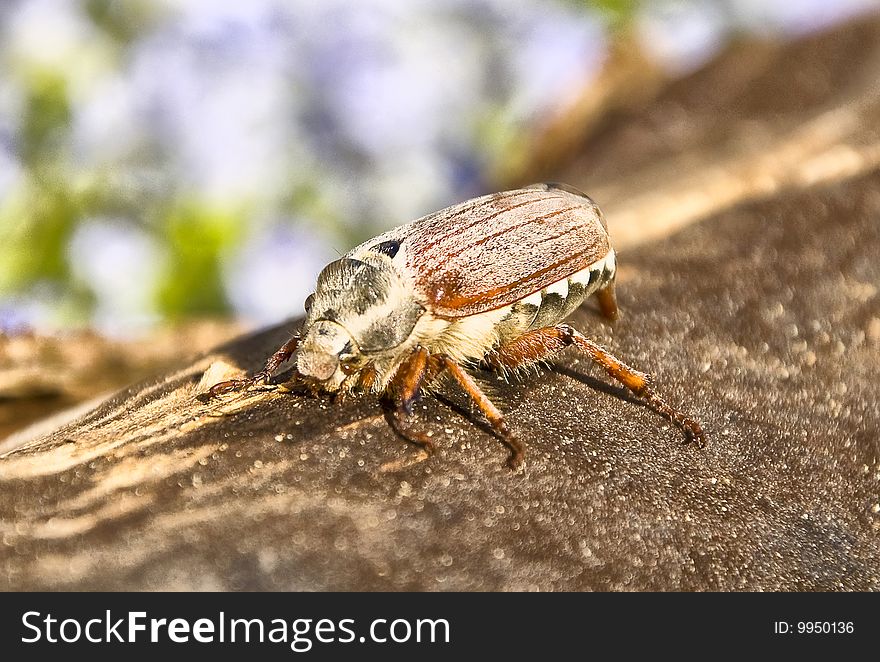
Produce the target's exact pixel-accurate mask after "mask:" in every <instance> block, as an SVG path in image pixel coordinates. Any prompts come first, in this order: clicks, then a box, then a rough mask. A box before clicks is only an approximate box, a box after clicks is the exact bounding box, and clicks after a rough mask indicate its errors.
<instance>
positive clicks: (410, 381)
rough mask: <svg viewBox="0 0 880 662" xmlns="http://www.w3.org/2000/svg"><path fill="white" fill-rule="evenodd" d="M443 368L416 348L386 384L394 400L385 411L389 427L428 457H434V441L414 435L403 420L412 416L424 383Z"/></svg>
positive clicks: (423, 349)
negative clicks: (415, 445)
mask: <svg viewBox="0 0 880 662" xmlns="http://www.w3.org/2000/svg"><path fill="white" fill-rule="evenodd" d="M441 369H442V368H440V367H439V365H438V362H437V361H436V360H435V359H434V357H432V356H430V355H429V354H428V350H426V349H425V348H424V347H416V348H415V349H414V350H413V352H412V354H410V355H409V357H408V358H407V359H406V360H405V361H404V362H403V363H401V364H400V367H399V368H398V369H397V372H396V373H394V377H393V378H392V380H391V383H390V384H389V391H390V392H391V394H392V398H393V401H392V402H391V403H389V404H390V406H389V407H388V408H387V409H386V411H385V414H386V419H387V420H388V424H389V425H390V426H391V428H392V429H393V430H394V431H395V432H396V433H397V434H398V435H400V436H401V437H403V438H404V439H406V440H407V441H409V442H411V443H414V444H417V445H419V446H421V447H422V448H423V449H425V452H426V453H428V454H429V455H433V454H434V448H435V447H434V442H433V441H431V438H430V437H429V436H428V435H426V434H424V433H423V432H416V431H415V430H413V429H412V428H411V427H409V426H407V425H406V419H407V418H409V416H410V415H411V414H412V408H413V404H414V403H415V401H416V400H417V399H418V397H419V394H420V392H421V389H422V386H423V385H424V383H425V381H429V380H430V379H433V378H434V377H436V376H437V374H439V372H440V370H441Z"/></svg>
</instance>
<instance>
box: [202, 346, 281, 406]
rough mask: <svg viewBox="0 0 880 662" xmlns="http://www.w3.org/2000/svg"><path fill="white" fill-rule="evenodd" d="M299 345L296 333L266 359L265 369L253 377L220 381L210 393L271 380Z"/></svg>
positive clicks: (218, 393)
mask: <svg viewBox="0 0 880 662" xmlns="http://www.w3.org/2000/svg"><path fill="white" fill-rule="evenodd" d="M297 345H299V335H294V336H293V337H292V338H291V339H290V340H288V341H287V342H286V343H284V344H283V345H281V347H279V348H278V350H277V351H276V352H275V353H274V354H273V355H272V356H270V357H269V360H268V361H266V365H265V366H264V367H263V369H262V370H260V372H258V373H257V374H255V375H254V376H253V377H248V378H246V379H230V380H228V381H225V382H220V383H219V384H214V385H213V386H212V387H211V388H210V389H208V395H209V396H210V397H212V398H213V397H216V396H218V395H220V394H222V393H229V392H230V391H238V390H241V389H245V388H247V387H249V386H256V385H257V384H259V383H261V382H267V381H269V380H270V379H271V378H272V375H273V374H274V373H275V371H276V370H277V369H278V367H279V366H280V365H281V364H282V363H284V362H285V361H287V360H288V359H289V358H290V357H291V356H293V354H294V352H296V347H297Z"/></svg>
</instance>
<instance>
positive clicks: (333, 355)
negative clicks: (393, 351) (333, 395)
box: [296, 320, 360, 390]
mask: <svg viewBox="0 0 880 662" xmlns="http://www.w3.org/2000/svg"><path fill="white" fill-rule="evenodd" d="M359 360H360V351H359V350H358V349H357V347H356V346H355V344H354V342H353V340H352V338H351V335H350V334H349V333H348V331H346V329H345V327H343V326H342V325H340V324H338V323H336V322H333V321H331V320H319V321H317V322H315V323H314V324H312V325H310V326H309V327H308V330H307V331H306V332H305V334H304V335H303V337H302V340H301V341H300V344H299V347H297V352H296V369H297V371H298V372H299V373H300V374H301V375H303V376H304V377H307V378H310V379H312V380H314V381H317V382H321V383H322V384H324V385H325V386H328V387H330V390H333V387H334V386H336V387H338V385H339V384H340V383H341V382H342V380H343V379H344V378H345V376H346V375H348V374H352V373H353V372H355V371H356V370H353V368H356V367H357V364H358V363H359Z"/></svg>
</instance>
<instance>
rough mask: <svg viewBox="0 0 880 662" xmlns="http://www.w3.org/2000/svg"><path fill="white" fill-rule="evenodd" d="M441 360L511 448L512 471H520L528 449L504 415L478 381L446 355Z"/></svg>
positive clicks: (509, 462)
mask: <svg viewBox="0 0 880 662" xmlns="http://www.w3.org/2000/svg"><path fill="white" fill-rule="evenodd" d="M440 360H441V361H442V365H443V367H444V368H445V369H446V370H448V371H449V372H450V374H451V375H452V376H453V377H454V378H455V381H457V382H458V384H459V385H460V386H461V387H462V388H463V389H464V391H465V393H467V394H468V395H469V396H470V398H471V399H472V400H473V401H474V402H475V403H476V405H477V407H479V408H480V411H481V412H483V415H484V416H485V417H486V419H487V420H488V421H489V423H490V424H491V425H492V428H493V429H494V430H495V431H496V432H497V433H498V435H499V436H500V437H501V438H502V439H503V440H504V442H505V443H506V444H507V445H508V446H510V451H511V452H510V457H509V458H508V460H507V464H508V465H509V466H510V468H511V469H518V468H519V467H520V466H521V465H522V463H523V457H524V456H525V452H526V447H525V445H524V444H523V443H522V442H521V441H520V440H519V439H517V438H516V437H515V436H514V435H513V432H511V431H510V428H509V427H508V426H507V422H506V421H505V420H504V415H503V414H502V413H501V411H500V410H499V409H498V407H496V406H495V405H494V404H493V403H492V401H491V400H490V399H489V398H488V397H486V394H485V393H483V392H482V391H481V390H480V387H479V385H478V384H477V382H476V380H474V378H473V377H471V376H470V375H469V374H468V373H467V372H465V370H464V369H463V368H462V367H461V366H460V365H458V363H456V362H455V361H453V360H452V359H451V358H449V357H448V356H445V355H440Z"/></svg>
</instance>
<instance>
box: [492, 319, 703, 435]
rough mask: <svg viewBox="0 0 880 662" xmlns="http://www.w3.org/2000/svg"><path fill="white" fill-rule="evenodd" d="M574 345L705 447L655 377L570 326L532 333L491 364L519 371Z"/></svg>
mask: <svg viewBox="0 0 880 662" xmlns="http://www.w3.org/2000/svg"><path fill="white" fill-rule="evenodd" d="M571 345H574V346H575V347H577V348H578V349H580V350H581V351H583V352H585V353H586V354H587V355H588V356H589V357H590V358H591V359H593V361H595V362H596V363H598V364H599V365H600V366H602V368H603V369H604V370H605V372H606V373H608V375H609V376H610V377H613V378H614V379H615V380H617V381H618V382H620V383H621V384H623V385H624V386H625V387H626V388H628V389H629V390H630V391H632V392H633V393H634V394H635V395H637V396H638V397H640V398H642V399H643V400H645V402H647V403H648V405H649V406H650V407H651V408H652V409H654V410H655V411H656V412H658V413H659V414H661V415H662V416H664V417H666V418H668V419H670V420H671V421H672V422H673V423H675V424H676V425H677V426H678V427H680V428H681V429H682V430H683V431H684V433H685V435H686V436H687V439H688V441H695V442H696V443H697V445H698V446H699V447H700V448H702V447H704V446H705V445H706V435H705V434H704V432H703V428H702V426H701V425H700V424H699V422H698V421H697V420H696V419H694V418H692V417H690V416H688V415H686V414H685V413H683V412H682V411H680V410H678V409H676V408H675V407H672V406H671V405H669V404H668V403H667V402H666V401H664V400H663V399H662V398H661V397H660V396H659V395H657V393H656V392H655V391H654V388H653V385H652V381H651V376H650V375H648V374H645V373H643V372H639V371H638V370H635V369H634V368H631V367H630V366H628V365H627V364H626V363H624V362H623V361H621V360H620V359H618V358H617V357H615V356H614V355H613V354H611V353H610V352H609V351H607V350H605V349H603V348H602V347H600V346H599V345H597V344H596V343H594V342H593V341H592V340H589V339H588V338H586V337H585V336H583V335H582V334H580V333H578V331H577V330H576V329H574V328H573V327H571V326H569V325H568V324H558V325H556V326H548V327H544V328H542V329H535V330H534V331H530V332H528V333H526V334H524V335H522V336H520V337H519V338H517V339H516V340H514V341H512V342H510V343H508V344H507V345H502V346H501V347H499V348H498V349H497V350H495V351H494V352H492V353H491V354H490V355H489V356H488V357H487V360H488V362H489V363H490V364H491V365H492V366H494V367H496V368H500V369H511V368H514V369H515V368H517V367H519V366H522V365H524V364H528V363H530V362H535V361H541V360H544V359H547V358H550V357H551V356H553V355H554V354H557V353H559V352H560V351H562V350H563V349H565V348H566V347H569V346H571Z"/></svg>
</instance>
